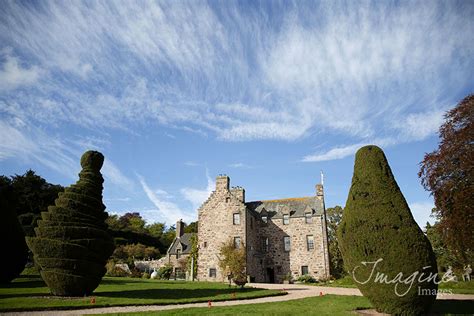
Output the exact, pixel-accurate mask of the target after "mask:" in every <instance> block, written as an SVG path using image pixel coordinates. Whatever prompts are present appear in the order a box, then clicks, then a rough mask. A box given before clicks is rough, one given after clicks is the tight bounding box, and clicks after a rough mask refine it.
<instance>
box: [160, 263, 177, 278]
mask: <svg viewBox="0 0 474 316" xmlns="http://www.w3.org/2000/svg"><path fill="white" fill-rule="evenodd" d="M157 272H158V275H157V278H158V279H160V280H169V279H170V277H171V274H172V273H173V266H172V265H170V264H166V265H164V266H162V267H161V268H159V269H158V271H157Z"/></svg>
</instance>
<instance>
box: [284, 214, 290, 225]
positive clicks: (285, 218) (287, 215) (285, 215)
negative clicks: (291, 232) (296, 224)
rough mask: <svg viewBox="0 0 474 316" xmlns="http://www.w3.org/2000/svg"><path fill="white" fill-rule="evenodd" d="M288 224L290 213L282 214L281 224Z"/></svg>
mask: <svg viewBox="0 0 474 316" xmlns="http://www.w3.org/2000/svg"><path fill="white" fill-rule="evenodd" d="M288 224H290V215H289V214H283V225H288Z"/></svg>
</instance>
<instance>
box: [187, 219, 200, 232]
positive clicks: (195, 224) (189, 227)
mask: <svg viewBox="0 0 474 316" xmlns="http://www.w3.org/2000/svg"><path fill="white" fill-rule="evenodd" d="M184 232H185V233H197V232H198V222H197V221H195V222H191V223H190V224H189V225H186V226H185V227H184Z"/></svg>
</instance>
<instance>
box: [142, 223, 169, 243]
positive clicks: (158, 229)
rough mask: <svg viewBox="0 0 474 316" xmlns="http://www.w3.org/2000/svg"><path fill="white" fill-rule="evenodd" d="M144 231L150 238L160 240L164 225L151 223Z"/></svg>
mask: <svg viewBox="0 0 474 316" xmlns="http://www.w3.org/2000/svg"><path fill="white" fill-rule="evenodd" d="M146 229H147V230H148V233H149V234H150V235H151V236H153V237H155V238H158V239H160V238H161V236H163V232H164V230H165V223H153V224H150V225H147V226H146Z"/></svg>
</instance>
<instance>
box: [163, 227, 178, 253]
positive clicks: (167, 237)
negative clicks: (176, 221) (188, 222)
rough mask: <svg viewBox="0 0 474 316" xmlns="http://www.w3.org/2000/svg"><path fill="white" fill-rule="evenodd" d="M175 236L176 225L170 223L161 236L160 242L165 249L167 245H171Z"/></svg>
mask: <svg viewBox="0 0 474 316" xmlns="http://www.w3.org/2000/svg"><path fill="white" fill-rule="evenodd" d="M175 237H176V226H175V225H171V226H170V227H168V229H167V230H166V231H165V232H164V233H163V235H162V236H161V238H160V242H161V243H162V244H163V246H165V247H166V249H168V247H169V246H170V245H171V243H172V242H173V240H174V238H175Z"/></svg>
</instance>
